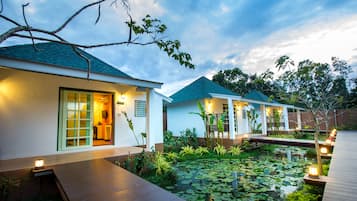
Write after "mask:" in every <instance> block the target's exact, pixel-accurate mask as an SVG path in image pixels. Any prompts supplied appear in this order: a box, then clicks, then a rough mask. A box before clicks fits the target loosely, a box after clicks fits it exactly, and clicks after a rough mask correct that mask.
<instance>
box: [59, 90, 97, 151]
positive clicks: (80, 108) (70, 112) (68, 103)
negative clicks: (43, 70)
mask: <svg viewBox="0 0 357 201" xmlns="http://www.w3.org/2000/svg"><path fill="white" fill-rule="evenodd" d="M92 103H93V94H92V93H90V92H83V91H73V90H61V104H60V124H59V139H58V142H59V149H60V150H67V149H73V148H78V147H89V146H92V143H93V140H92V133H93V126H92V125H93V122H92V119H93V104H92Z"/></svg>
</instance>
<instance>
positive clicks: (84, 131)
mask: <svg viewBox="0 0 357 201" xmlns="http://www.w3.org/2000/svg"><path fill="white" fill-rule="evenodd" d="M89 131H90V130H89V129H80V130H79V136H81V137H83V136H89V134H90V132H89Z"/></svg>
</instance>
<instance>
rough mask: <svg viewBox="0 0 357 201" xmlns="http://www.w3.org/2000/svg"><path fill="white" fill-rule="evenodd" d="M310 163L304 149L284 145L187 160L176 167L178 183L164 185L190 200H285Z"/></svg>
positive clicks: (298, 182) (294, 188)
mask: <svg viewBox="0 0 357 201" xmlns="http://www.w3.org/2000/svg"><path fill="white" fill-rule="evenodd" d="M284 150H285V151H284ZM284 154H285V155H284ZM309 163H310V162H309V160H307V159H306V157H305V151H304V150H302V149H298V148H284V147H280V148H275V149H274V151H273V152H270V154H269V153H262V154H257V155H254V156H249V155H248V157H242V158H230V159H223V158H222V159H220V158H203V159H195V160H185V161H181V162H177V163H176V164H175V165H174V166H173V168H174V171H175V172H176V175H177V181H176V184H175V185H174V186H165V188H166V189H167V190H169V191H171V192H173V193H175V194H176V195H178V196H179V197H181V198H183V199H185V200H189V201H190V200H192V201H196V200H212V199H213V200H215V201H217V200H284V198H285V195H286V194H288V193H291V192H293V191H295V190H296V189H297V188H298V186H299V184H300V183H301V182H303V176H304V172H305V168H306V166H307V165H308V164H309Z"/></svg>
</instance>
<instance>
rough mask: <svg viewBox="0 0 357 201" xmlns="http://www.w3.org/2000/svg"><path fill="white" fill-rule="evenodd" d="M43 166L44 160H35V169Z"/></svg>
mask: <svg viewBox="0 0 357 201" xmlns="http://www.w3.org/2000/svg"><path fill="white" fill-rule="evenodd" d="M44 167H45V161H44V160H43V159H37V160H35V170H39V169H42V168H44Z"/></svg>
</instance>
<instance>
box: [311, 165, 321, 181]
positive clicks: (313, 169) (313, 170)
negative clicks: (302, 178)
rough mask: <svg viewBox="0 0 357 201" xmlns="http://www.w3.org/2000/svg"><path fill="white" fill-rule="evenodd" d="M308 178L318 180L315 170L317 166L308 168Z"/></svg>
mask: <svg viewBox="0 0 357 201" xmlns="http://www.w3.org/2000/svg"><path fill="white" fill-rule="evenodd" d="M309 177H311V178H319V171H318V169H317V166H315V165H312V166H310V167H309Z"/></svg>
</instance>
